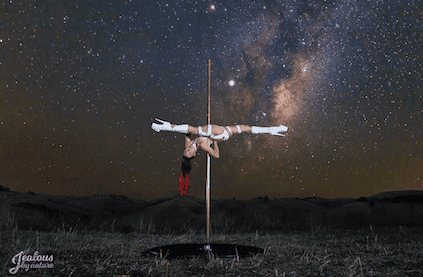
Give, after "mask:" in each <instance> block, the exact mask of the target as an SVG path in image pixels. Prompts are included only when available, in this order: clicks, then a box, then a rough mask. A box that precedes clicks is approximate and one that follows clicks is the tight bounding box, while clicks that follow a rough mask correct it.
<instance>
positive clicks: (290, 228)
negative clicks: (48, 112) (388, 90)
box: [0, 188, 423, 276]
mask: <svg viewBox="0 0 423 277" xmlns="http://www.w3.org/2000/svg"><path fill="white" fill-rule="evenodd" d="M421 199H422V192H421V191H399V192H389V193H380V194H376V195H373V196H371V197H368V198H359V199H337V200H328V199H321V198H308V199H296V198H285V199H273V200H271V199H268V198H256V199H252V200H245V201H241V200H214V199H213V200H212V202H211V203H212V209H211V211H212V212H211V236H210V243H227V244H239V245H246V246H255V247H260V248H263V249H264V253H259V254H257V255H254V256H251V257H248V258H242V257H233V258H229V259H228V258H222V257H218V256H217V257H216V256H211V257H210V258H201V257H196V258H189V259H171V260H170V259H168V258H167V257H165V256H164V255H162V257H160V256H149V255H146V254H145V251H146V250H148V249H151V248H153V247H158V246H163V245H171V244H191V243H205V242H206V235H205V226H206V216H205V214H206V211H205V201H204V200H203V199H198V198H196V197H192V196H189V195H188V196H184V197H181V196H180V195H179V194H171V195H166V196H163V197H160V198H158V199H155V200H153V201H149V202H148V201H141V200H134V199H128V198H126V197H122V196H116V195H104V196H93V197H81V198H73V197H66V196H48V195H35V194H33V193H18V192H13V191H9V190H7V189H5V188H2V190H0V201H1V202H0V239H1V246H2V247H1V248H0V276H423V242H422V241H423V236H422V235H423V229H422V226H423V224H422V223H423V208H422V206H423V204H422V203H423V201H421ZM19 254H20V256H19ZM19 257H20V259H19ZM11 273H15V274H13V275H12V274H11Z"/></svg>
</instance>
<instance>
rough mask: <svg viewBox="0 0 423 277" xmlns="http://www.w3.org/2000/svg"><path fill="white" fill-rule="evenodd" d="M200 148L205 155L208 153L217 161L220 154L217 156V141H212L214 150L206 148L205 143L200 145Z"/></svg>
mask: <svg viewBox="0 0 423 277" xmlns="http://www.w3.org/2000/svg"><path fill="white" fill-rule="evenodd" d="M201 148H202V149H203V150H204V151H206V152H207V153H209V154H210V155H212V156H213V157H215V158H216V159H219V157H220V154H219V146H218V145H217V141H214V149H213V148H211V147H210V146H208V145H207V143H205V145H204V146H203V145H202V146H201Z"/></svg>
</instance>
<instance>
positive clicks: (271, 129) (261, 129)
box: [251, 125, 288, 137]
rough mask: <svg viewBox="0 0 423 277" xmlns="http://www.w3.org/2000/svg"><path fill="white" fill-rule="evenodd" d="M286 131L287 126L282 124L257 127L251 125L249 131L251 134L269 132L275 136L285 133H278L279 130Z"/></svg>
mask: <svg viewBox="0 0 423 277" xmlns="http://www.w3.org/2000/svg"><path fill="white" fill-rule="evenodd" d="M287 131H288V127H286V126H284V125H280V126H278V127H257V126H252V127H251V133H253V134H271V135H275V136H282V137H284V136H285V135H283V134H279V133H280V132H287Z"/></svg>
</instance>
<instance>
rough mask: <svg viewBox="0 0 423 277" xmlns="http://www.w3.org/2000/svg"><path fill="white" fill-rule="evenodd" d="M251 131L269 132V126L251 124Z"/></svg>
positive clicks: (256, 132) (258, 132)
mask: <svg viewBox="0 0 423 277" xmlns="http://www.w3.org/2000/svg"><path fill="white" fill-rule="evenodd" d="M251 133H253V134H269V133H270V128H269V127H258V126H251Z"/></svg>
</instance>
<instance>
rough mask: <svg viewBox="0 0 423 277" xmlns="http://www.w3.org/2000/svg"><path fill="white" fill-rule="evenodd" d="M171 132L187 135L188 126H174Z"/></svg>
mask: <svg viewBox="0 0 423 277" xmlns="http://www.w3.org/2000/svg"><path fill="white" fill-rule="evenodd" d="M172 131H174V132H178V133H182V134H188V124H183V125H176V126H175V127H173V128H172Z"/></svg>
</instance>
